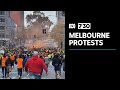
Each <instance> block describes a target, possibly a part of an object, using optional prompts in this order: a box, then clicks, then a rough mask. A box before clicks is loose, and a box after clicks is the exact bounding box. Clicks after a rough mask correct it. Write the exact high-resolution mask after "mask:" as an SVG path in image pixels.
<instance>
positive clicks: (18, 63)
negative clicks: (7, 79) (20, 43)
mask: <svg viewBox="0 0 120 90" xmlns="http://www.w3.org/2000/svg"><path fill="white" fill-rule="evenodd" d="M22 62H23V59H22V58H18V59H17V68H23V63H22Z"/></svg>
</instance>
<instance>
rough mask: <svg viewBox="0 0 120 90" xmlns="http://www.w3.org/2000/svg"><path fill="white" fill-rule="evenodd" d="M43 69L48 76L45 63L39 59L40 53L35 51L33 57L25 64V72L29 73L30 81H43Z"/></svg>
mask: <svg viewBox="0 0 120 90" xmlns="http://www.w3.org/2000/svg"><path fill="white" fill-rule="evenodd" d="M42 68H44V70H45V71H46V74H47V75H48V68H47V66H46V65H45V63H44V61H43V60H42V59H41V58H39V57H38V52H37V51H34V53H33V56H32V57H31V58H29V59H28V60H27V62H26V64H25V71H26V72H28V73H29V77H30V79H41V73H42Z"/></svg>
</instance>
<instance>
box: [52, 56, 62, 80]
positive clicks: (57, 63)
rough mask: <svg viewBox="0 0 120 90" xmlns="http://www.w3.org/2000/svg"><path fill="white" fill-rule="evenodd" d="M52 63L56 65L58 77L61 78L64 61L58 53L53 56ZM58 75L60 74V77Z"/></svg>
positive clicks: (56, 75)
mask: <svg viewBox="0 0 120 90" xmlns="http://www.w3.org/2000/svg"><path fill="white" fill-rule="evenodd" d="M52 65H53V66H54V70H55V77H56V79H58V78H60V71H61V66H62V62H61V60H60V59H59V56H58V54H56V55H55V56H54V57H53V62H52ZM58 76H59V77H58Z"/></svg>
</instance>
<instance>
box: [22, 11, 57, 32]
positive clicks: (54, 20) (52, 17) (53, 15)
mask: <svg viewBox="0 0 120 90" xmlns="http://www.w3.org/2000/svg"><path fill="white" fill-rule="evenodd" d="M32 12H33V11H24V21H25V22H24V23H25V27H26V26H27V22H26V19H25V18H26V15H28V14H32ZM41 12H43V13H45V16H48V17H49V19H50V21H52V23H53V25H52V26H51V28H50V31H51V29H52V28H53V27H54V26H55V25H56V23H57V18H56V11H41Z"/></svg>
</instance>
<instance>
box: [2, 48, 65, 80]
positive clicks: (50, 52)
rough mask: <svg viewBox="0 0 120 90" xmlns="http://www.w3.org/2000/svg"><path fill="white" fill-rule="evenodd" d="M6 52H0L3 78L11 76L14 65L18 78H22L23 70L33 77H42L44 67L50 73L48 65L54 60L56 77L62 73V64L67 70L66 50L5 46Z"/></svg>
mask: <svg viewBox="0 0 120 90" xmlns="http://www.w3.org/2000/svg"><path fill="white" fill-rule="evenodd" d="M4 51H5V53H4V54H0V65H1V68H2V74H3V77H2V78H7V77H9V78H10V79H11V76H10V73H11V72H12V68H15V67H14V65H17V72H18V78H19V79H21V78H22V72H24V71H25V72H26V73H27V75H28V76H29V78H31V79H41V75H42V72H43V69H44V70H45V72H46V74H47V75H48V74H49V73H48V72H49V71H48V66H49V63H50V62H52V65H53V66H54V70H55V78H56V79H59V77H58V76H57V75H58V71H59V74H60V75H61V66H62V65H63V70H64V71H65V52H64V50H62V49H59V48H26V47H19V48H4Z"/></svg>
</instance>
